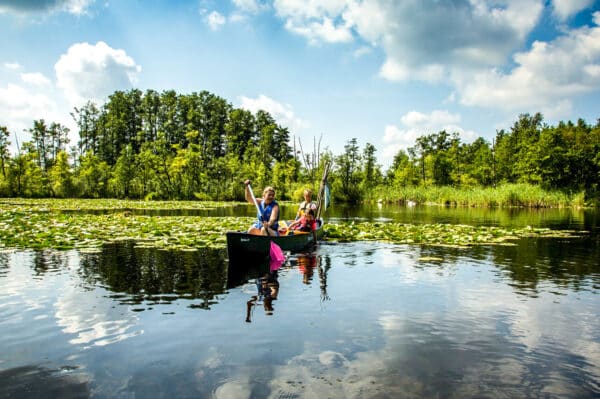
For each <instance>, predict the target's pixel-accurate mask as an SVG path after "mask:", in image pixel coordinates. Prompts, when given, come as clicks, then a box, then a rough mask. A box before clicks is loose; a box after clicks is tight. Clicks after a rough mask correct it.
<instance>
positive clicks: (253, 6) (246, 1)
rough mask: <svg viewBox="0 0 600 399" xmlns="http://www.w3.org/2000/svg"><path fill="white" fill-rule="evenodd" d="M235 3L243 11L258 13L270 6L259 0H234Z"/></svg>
mask: <svg viewBox="0 0 600 399" xmlns="http://www.w3.org/2000/svg"><path fill="white" fill-rule="evenodd" d="M233 4H235V6H236V7H237V8H238V9H239V10H240V11H243V12H248V13H251V14H257V13H259V12H261V11H263V10H266V9H267V8H268V6H267V5H266V4H263V3H261V2H259V1H257V0H233Z"/></svg>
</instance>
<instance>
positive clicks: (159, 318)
mask: <svg viewBox="0 0 600 399" xmlns="http://www.w3.org/2000/svg"><path fill="white" fill-rule="evenodd" d="M171 212H172V211H171ZM231 212H234V213H236V214H238V215H246V214H252V212H253V211H252V208H251V207H245V206H244V207H240V208H238V209H236V208H234V209H233V210H218V211H215V212H214V214H213V215H216V216H218V215H221V214H223V213H231ZM287 213H289V214H293V210H292V209H291V207H289V209H286V214H287ZM207 216H211V215H207ZM327 216H328V217H330V218H331V219H342V220H345V219H366V220H380V221H384V222H385V221H386V220H390V221H392V220H393V221H400V222H405V223H461V224H486V225H505V226H526V225H531V226H544V227H551V228H562V229H565V228H566V229H573V230H587V231H589V232H590V234H589V235H585V236H583V237H579V238H569V239H565V238H561V239H556V238H544V239H539V238H538V239H534V238H525V239H521V240H519V241H516V242H515V244H516V245H512V246H481V247H473V248H468V249H461V248H451V247H428V246H417V245H392V244H387V243H378V242H354V243H332V242H327V241H324V242H321V243H320V244H319V245H318V247H317V248H315V249H314V250H313V251H310V252H306V253H300V254H290V255H289V258H288V260H287V261H286V262H285V263H284V264H283V265H281V267H280V269H279V270H278V271H277V272H276V273H270V274H269V273H268V265H260V264H259V265H256V264H246V265H239V264H236V265H229V264H228V261H227V259H226V258H225V251H224V250H214V249H201V250H198V251H179V252H174V251H168V250H157V249H152V248H146V247H142V246H136V244H135V243H133V242H128V241H122V242H115V243H110V244H107V245H105V246H104V247H103V248H102V250H101V251H97V252H79V251H77V250H69V251H31V250H20V251H5V252H2V253H0V336H2V340H0V398H31V397H60V398H88V397H90V398H114V397H117V398H198V397H200V398H327V397H329V398H386V397H390V398H448V397H456V398H505V397H518V398H540V397H543V398H598V397H600V382H599V381H600V261H599V260H600V245H599V241H600V235H599V234H598V231H599V230H598V226H599V224H598V213H597V212H593V211H576V210H489V209H456V208H438V207H415V208H405V207H396V206H391V205H386V206H372V207H346V208H344V207H337V208H332V209H330V210H328V215H327ZM265 267H266V269H265ZM240 270H243V271H240Z"/></svg>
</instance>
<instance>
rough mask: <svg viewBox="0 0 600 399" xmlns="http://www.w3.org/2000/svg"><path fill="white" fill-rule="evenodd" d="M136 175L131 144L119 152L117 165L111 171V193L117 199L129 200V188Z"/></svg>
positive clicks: (130, 191) (130, 192)
mask: <svg viewBox="0 0 600 399" xmlns="http://www.w3.org/2000/svg"><path fill="white" fill-rule="evenodd" d="M135 175H136V164H135V154H134V152H133V147H132V145H131V144H127V145H126V146H125V148H123V150H122V151H121V155H120V156H119V158H117V163H116V164H115V168H114V171H113V178H112V179H111V181H110V182H111V186H112V187H113V192H114V193H115V195H116V196H117V197H118V198H130V196H131V195H132V194H133V195H134V196H135V193H132V190H131V188H132V187H131V186H132V182H133V179H134V177H135Z"/></svg>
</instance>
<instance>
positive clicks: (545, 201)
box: [365, 184, 599, 208]
mask: <svg viewBox="0 0 600 399" xmlns="http://www.w3.org/2000/svg"><path fill="white" fill-rule="evenodd" d="M365 200H366V201H367V202H371V203H374V202H384V203H400V204H408V205H416V204H436V205H450V206H469V207H529V208H584V207H594V206H598V205H599V203H598V200H589V199H586V196H585V193H584V192H579V193H575V194H567V193H564V192H560V191H547V190H543V189H542V188H540V187H539V186H534V185H531V184H504V185H502V186H498V187H474V188H462V189H459V188H454V187H448V186H444V187H436V186H431V187H414V186H413V187H409V186H407V187H387V186H386V187H377V188H376V189H374V190H373V193H372V194H371V195H370V196H369V197H368V198H366V199H365Z"/></svg>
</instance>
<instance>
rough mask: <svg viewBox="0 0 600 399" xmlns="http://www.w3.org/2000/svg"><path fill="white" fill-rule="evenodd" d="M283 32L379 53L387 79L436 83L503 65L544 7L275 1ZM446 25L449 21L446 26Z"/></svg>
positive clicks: (517, 1)
mask: <svg viewBox="0 0 600 399" xmlns="http://www.w3.org/2000/svg"><path fill="white" fill-rule="evenodd" d="M273 5H274V8H275V11H276V13H277V15H278V16H279V17H281V18H283V19H284V20H285V26H286V28H287V29H288V30H290V31H292V32H294V33H297V34H300V35H302V36H305V37H306V38H307V39H308V40H309V42H310V43H312V44H315V43H319V42H331V43H335V42H350V41H352V40H353V39H354V35H357V36H359V37H361V38H362V39H363V40H365V41H367V42H369V43H371V44H376V45H379V46H381V48H382V49H383V50H384V52H385V56H386V61H385V63H384V64H383V66H382V69H381V71H380V75H381V76H382V77H384V78H386V79H389V80H408V79H417V80H425V81H433V82H436V81H440V80H441V79H442V78H444V77H448V76H449V75H450V73H451V72H452V71H453V70H456V69H465V68H467V69H474V68H476V69H479V68H481V67H489V66H491V65H497V64H499V63H500V64H501V63H504V62H506V61H507V60H508V58H509V56H510V53H511V51H513V50H514V49H515V48H519V47H520V46H521V45H522V44H523V43H524V41H525V40H526V38H527V35H528V34H529V32H531V30H532V29H533V28H534V27H535V26H536V24H537V21H538V20H539V18H540V16H541V13H542V11H543V1H542V0H505V1H502V2H497V1H491V0H470V1H467V0H463V1H454V2H439V1H436V0H406V1H402V2H391V1H384V0H371V1H343V0H335V1H326V0H310V1H308V2H306V1H300V0H275V1H274V3H273ZM449 21H451V22H449Z"/></svg>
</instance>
